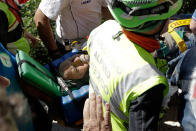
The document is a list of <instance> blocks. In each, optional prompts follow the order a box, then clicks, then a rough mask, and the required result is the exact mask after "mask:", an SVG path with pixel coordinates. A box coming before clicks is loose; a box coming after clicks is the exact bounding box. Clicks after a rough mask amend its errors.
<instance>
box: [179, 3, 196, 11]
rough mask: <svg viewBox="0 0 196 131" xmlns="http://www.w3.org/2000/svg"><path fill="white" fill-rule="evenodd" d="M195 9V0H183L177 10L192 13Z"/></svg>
mask: <svg viewBox="0 0 196 131" xmlns="http://www.w3.org/2000/svg"><path fill="white" fill-rule="evenodd" d="M195 9H196V0H184V1H183V6H182V8H181V10H180V11H179V13H183V14H187V13H189V14H192V13H193V12H194V10H195Z"/></svg>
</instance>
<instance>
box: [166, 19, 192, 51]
mask: <svg viewBox="0 0 196 131" xmlns="http://www.w3.org/2000/svg"><path fill="white" fill-rule="evenodd" d="M190 21H191V19H183V20H177V21H174V22H172V23H170V24H169V26H168V32H169V33H170V35H171V36H172V37H173V39H174V40H175V42H176V44H177V45H178V47H179V50H180V51H181V53H183V52H184V51H185V50H186V49H187V46H186V43H185V42H184V40H183V38H182V37H181V36H180V35H179V34H178V33H177V32H176V31H175V28H177V27H180V26H186V25H190Z"/></svg>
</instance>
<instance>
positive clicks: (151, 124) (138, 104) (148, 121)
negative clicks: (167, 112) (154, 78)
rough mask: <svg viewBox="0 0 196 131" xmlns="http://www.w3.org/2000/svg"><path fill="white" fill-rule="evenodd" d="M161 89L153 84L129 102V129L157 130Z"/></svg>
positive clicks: (134, 130)
mask: <svg viewBox="0 0 196 131" xmlns="http://www.w3.org/2000/svg"><path fill="white" fill-rule="evenodd" d="M163 89H164V86H163V85H158V86H155V87H153V88H151V89H150V90H148V91H147V92H145V93H144V94H142V95H141V96H140V97H138V98H137V99H135V100H133V101H132V102H131V105H130V109H129V120H130V121H129V131H157V128H158V120H159V113H160V110H161V104H162V100H163Z"/></svg>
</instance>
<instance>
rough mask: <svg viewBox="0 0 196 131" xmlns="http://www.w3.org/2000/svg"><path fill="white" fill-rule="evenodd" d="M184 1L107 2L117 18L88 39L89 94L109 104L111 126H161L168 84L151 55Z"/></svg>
mask: <svg viewBox="0 0 196 131" xmlns="http://www.w3.org/2000/svg"><path fill="white" fill-rule="evenodd" d="M182 2H183V1H182V0H119V1H118V0H107V3H108V7H109V10H110V12H111V14H112V15H113V17H114V19H115V20H116V21H114V20H109V21H106V22H105V23H103V24H102V25H100V26H99V27H97V28H96V29H94V30H93V31H92V32H91V34H90V36H89V39H88V44H87V51H88V54H89V57H90V59H89V75H90V93H91V92H95V93H96V95H101V96H102V98H103V102H104V103H106V102H107V103H109V104H110V107H111V122H112V130H116V131H119V130H133V131H146V130H151V131H155V130H157V125H158V120H159V115H160V111H161V107H162V105H161V104H162V100H163V97H164V96H165V95H166V94H167V91H168V83H167V79H166V77H165V76H164V74H163V73H162V72H161V71H159V70H158V68H159V67H158V65H159V64H158V63H157V61H156V58H155V57H154V55H153V53H154V51H155V50H157V49H159V48H160V44H159V42H158V41H159V38H160V34H161V33H163V32H162V31H163V28H164V26H168V25H167V20H168V18H169V17H171V16H173V15H174V14H176V12H177V11H178V10H179V9H180V8H181V6H182Z"/></svg>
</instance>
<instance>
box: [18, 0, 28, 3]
mask: <svg viewBox="0 0 196 131" xmlns="http://www.w3.org/2000/svg"><path fill="white" fill-rule="evenodd" d="M27 1H29V0H18V3H19V4H24V3H26V2H27Z"/></svg>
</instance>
